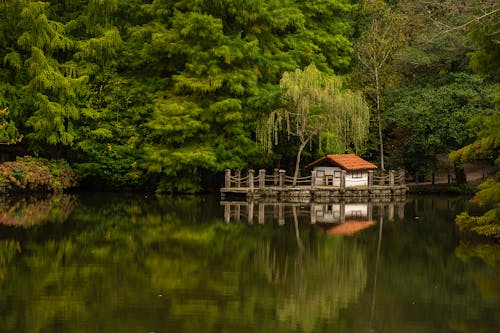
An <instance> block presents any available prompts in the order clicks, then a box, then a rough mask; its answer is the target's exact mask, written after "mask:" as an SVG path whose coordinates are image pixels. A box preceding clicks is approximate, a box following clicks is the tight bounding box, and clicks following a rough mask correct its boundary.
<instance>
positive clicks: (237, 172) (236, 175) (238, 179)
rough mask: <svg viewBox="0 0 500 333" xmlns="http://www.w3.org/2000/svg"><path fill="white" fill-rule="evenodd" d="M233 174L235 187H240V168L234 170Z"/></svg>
mask: <svg viewBox="0 0 500 333" xmlns="http://www.w3.org/2000/svg"><path fill="white" fill-rule="evenodd" d="M234 176H235V177H236V187H240V186H241V170H236V171H235V175H234Z"/></svg>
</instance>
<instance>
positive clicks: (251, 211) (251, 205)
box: [248, 201, 254, 224]
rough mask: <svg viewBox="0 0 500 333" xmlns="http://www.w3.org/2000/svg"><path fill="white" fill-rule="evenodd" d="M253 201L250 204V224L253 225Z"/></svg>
mask: <svg viewBox="0 0 500 333" xmlns="http://www.w3.org/2000/svg"><path fill="white" fill-rule="evenodd" d="M253 205H254V203H253V201H250V202H249V203H248V224H253Z"/></svg>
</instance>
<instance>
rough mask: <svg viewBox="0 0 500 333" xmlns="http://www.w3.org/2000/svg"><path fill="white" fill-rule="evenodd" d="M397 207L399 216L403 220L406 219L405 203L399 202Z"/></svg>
mask: <svg viewBox="0 0 500 333" xmlns="http://www.w3.org/2000/svg"><path fill="white" fill-rule="evenodd" d="M396 208H397V212H398V218H399V219H400V220H401V221H402V220H404V218H405V204H404V203H401V202H399V203H398V204H397V205H396Z"/></svg>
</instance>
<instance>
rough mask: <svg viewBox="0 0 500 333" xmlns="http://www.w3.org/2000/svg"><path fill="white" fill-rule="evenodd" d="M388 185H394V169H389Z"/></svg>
mask: <svg viewBox="0 0 500 333" xmlns="http://www.w3.org/2000/svg"><path fill="white" fill-rule="evenodd" d="M389 186H390V187H394V170H389Z"/></svg>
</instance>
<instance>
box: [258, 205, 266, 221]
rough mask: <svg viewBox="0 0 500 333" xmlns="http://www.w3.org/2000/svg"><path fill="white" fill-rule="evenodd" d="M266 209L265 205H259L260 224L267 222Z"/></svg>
mask: <svg viewBox="0 0 500 333" xmlns="http://www.w3.org/2000/svg"><path fill="white" fill-rule="evenodd" d="M265 207H266V206H264V204H263V203H260V204H259V224H264V220H265Z"/></svg>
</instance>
